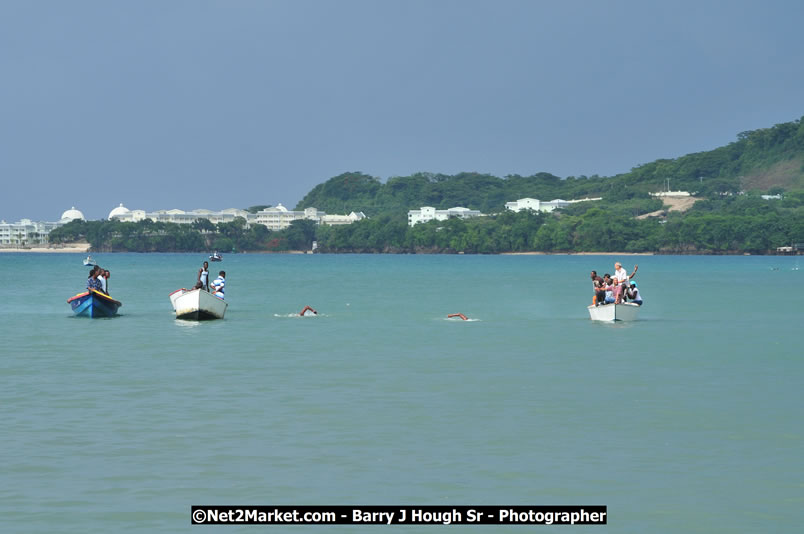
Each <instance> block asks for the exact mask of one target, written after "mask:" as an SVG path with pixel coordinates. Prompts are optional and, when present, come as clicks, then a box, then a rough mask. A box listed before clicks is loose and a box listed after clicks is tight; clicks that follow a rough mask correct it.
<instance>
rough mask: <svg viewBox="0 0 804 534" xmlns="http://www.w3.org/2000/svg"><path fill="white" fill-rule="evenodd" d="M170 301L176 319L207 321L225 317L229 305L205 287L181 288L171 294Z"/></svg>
mask: <svg viewBox="0 0 804 534" xmlns="http://www.w3.org/2000/svg"><path fill="white" fill-rule="evenodd" d="M170 303H171V304H172V305H173V310H174V311H175V312H176V319H186V320H191V321H206V320H211V319H223V316H224V314H225V313H226V308H228V307H229V305H228V304H227V303H226V301H224V300H223V299H221V298H218V297H216V296H215V295H213V294H212V293H208V292H207V291H204V290H203V289H192V290H188V289H179V290H177V291H174V292H173V293H171V294H170Z"/></svg>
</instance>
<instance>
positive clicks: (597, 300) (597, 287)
mask: <svg viewBox="0 0 804 534" xmlns="http://www.w3.org/2000/svg"><path fill="white" fill-rule="evenodd" d="M590 278H592V289H593V290H594V292H595V296H594V298H593V299H592V304H595V305H597V304H602V303H603V301H604V300H606V290H605V289H603V287H604V283H603V279H602V278H600V277H599V276H598V275H597V271H592V273H591V275H590Z"/></svg>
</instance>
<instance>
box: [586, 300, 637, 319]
mask: <svg viewBox="0 0 804 534" xmlns="http://www.w3.org/2000/svg"><path fill="white" fill-rule="evenodd" d="M639 308H640V306H639V305H638V304H633V303H631V302H622V303H620V304H600V305H594V304H592V305H591V306H588V307H587V309H588V310H589V318H590V319H592V320H593V321H606V322H614V321H636V318H637V312H639Z"/></svg>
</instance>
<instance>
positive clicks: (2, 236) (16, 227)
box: [0, 207, 85, 248]
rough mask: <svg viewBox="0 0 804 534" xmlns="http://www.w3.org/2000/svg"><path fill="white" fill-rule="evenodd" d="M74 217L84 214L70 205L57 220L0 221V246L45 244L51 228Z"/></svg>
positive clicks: (81, 217) (47, 241)
mask: <svg viewBox="0 0 804 534" xmlns="http://www.w3.org/2000/svg"><path fill="white" fill-rule="evenodd" d="M74 219H81V220H85V219H84V214H83V213H81V212H80V211H78V210H77V209H75V207H72V208H71V209H69V210H67V211H65V212H64V213H62V214H61V219H60V220H58V221H57V222H44V221H32V220H30V219H22V220H21V221H19V222H16V223H7V222H6V221H0V247H6V248H9V247H21V246H30V245H47V244H48V243H49V234H50V232H51V231H52V230H54V229H56V228H58V227H59V226H62V225H64V224H67V223H68V222H70V221H72V220H74Z"/></svg>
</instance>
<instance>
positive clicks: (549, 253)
mask: <svg viewBox="0 0 804 534" xmlns="http://www.w3.org/2000/svg"><path fill="white" fill-rule="evenodd" d="M499 255H500V256H656V253H655V252H500V253H499ZM701 255H703V254H701Z"/></svg>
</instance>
